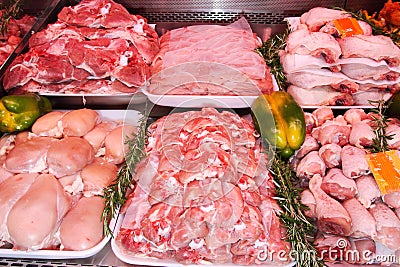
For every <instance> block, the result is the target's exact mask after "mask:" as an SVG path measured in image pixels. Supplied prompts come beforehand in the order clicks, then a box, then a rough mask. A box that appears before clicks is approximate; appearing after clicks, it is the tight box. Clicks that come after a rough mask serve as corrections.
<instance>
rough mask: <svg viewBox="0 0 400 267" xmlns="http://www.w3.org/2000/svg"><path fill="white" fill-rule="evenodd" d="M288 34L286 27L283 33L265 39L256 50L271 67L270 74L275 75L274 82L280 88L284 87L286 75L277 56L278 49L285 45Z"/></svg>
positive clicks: (282, 48) (283, 47)
mask: <svg viewBox="0 0 400 267" xmlns="http://www.w3.org/2000/svg"><path fill="white" fill-rule="evenodd" d="M288 35H289V30H288V29H287V30H286V31H285V32H284V33H281V34H276V35H274V36H272V37H271V38H269V39H268V40H267V41H265V42H264V43H263V44H262V45H261V46H260V47H258V48H257V49H256V51H257V52H258V53H259V54H260V55H261V56H262V57H263V58H264V60H265V63H266V64H267V65H268V66H269V68H270V69H271V72H272V74H273V75H274V76H275V79H276V82H277V84H278V86H279V89H280V90H283V89H284V88H286V83H287V82H286V75H285V73H284V71H283V67H282V64H281V61H280V57H279V51H281V50H284V49H285V47H286V39H287V37H288Z"/></svg>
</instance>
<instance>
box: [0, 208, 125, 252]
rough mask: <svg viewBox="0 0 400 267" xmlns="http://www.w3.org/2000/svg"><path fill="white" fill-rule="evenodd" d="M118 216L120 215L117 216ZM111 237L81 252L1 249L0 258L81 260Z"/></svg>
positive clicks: (112, 221) (100, 247) (115, 219)
mask: <svg viewBox="0 0 400 267" xmlns="http://www.w3.org/2000/svg"><path fill="white" fill-rule="evenodd" d="M117 216H118V215H117ZM116 221H117V218H113V219H112V220H111V222H110V229H114V227H115V224H116ZM110 238H111V237H110V236H106V237H104V238H103V240H101V242H100V243H98V244H97V245H96V246H94V247H92V248H90V249H87V250H81V251H68V250H47V249H41V250H35V251H24V250H14V249H7V248H0V258H23V259H55V260H56V259H80V258H88V257H91V256H93V255H95V254H97V253H98V252H100V250H102V249H103V248H104V246H105V245H106V244H107V243H108V241H109V240H110Z"/></svg>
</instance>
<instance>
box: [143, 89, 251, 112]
mask: <svg viewBox="0 0 400 267" xmlns="http://www.w3.org/2000/svg"><path fill="white" fill-rule="evenodd" d="M143 93H144V94H145V95H146V96H147V97H148V98H149V100H150V101H151V102H152V103H154V104H156V105H160V106H170V107H181V108H202V107H214V108H248V107H250V106H251V105H252V104H253V101H254V100H255V99H256V98H257V96H220V95H155V94H151V93H149V92H147V91H143Z"/></svg>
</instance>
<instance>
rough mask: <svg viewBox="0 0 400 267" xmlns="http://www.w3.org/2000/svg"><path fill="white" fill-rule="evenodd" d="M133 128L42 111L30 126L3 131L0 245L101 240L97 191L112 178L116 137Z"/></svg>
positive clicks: (89, 115)
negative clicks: (16, 132)
mask: <svg viewBox="0 0 400 267" xmlns="http://www.w3.org/2000/svg"><path fill="white" fill-rule="evenodd" d="M134 131H136V128H135V127H134V126H132V125H127V124H126V125H123V124H122V123H121V122H117V121H112V120H106V119H103V118H102V117H101V116H100V114H99V113H98V112H97V111H94V110H90V109H77V110H73V111H53V112H50V113H47V114H46V115H45V116H43V117H41V118H40V119H38V120H37V121H36V122H35V123H34V125H33V127H32V132H28V131H25V132H20V133H18V134H9V135H6V136H3V137H2V138H1V139H0V140H1V142H0V144H1V147H0V153H1V167H0V169H1V172H0V173H1V174H0V175H1V177H0V207H1V211H0V247H1V246H3V245H7V246H10V245H12V248H13V249H15V250H26V251H31V250H39V249H47V250H75V251H81V250H88V249H90V248H92V247H94V246H96V245H97V244H98V243H99V242H100V241H102V240H103V238H104V235H103V221H102V219H101V214H102V212H103V209H104V199H103V198H102V195H103V190H104V188H105V187H107V186H109V185H110V184H111V183H113V181H114V180H115V179H116V176H117V172H118V168H119V165H117V164H119V163H122V162H123V161H124V155H125V147H124V144H125V143H124V142H125V141H124V140H125V139H124V138H125V136H130V135H131V134H132V133H133V132H134ZM107 138H111V139H112V142H113V144H108V145H107V144H106V143H107V141H106V140H107ZM107 154H111V155H118V162H117V161H116V160H115V159H114V158H113V157H110V156H107ZM121 158H122V160H121Z"/></svg>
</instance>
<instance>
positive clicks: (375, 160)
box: [365, 150, 400, 195]
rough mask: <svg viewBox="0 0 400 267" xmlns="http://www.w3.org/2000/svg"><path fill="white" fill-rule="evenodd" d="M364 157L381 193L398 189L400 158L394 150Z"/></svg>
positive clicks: (399, 186)
mask: <svg viewBox="0 0 400 267" xmlns="http://www.w3.org/2000/svg"><path fill="white" fill-rule="evenodd" d="M365 157H366V160H367V162H368V165H369V168H370V169H371V171H372V174H373V175H374V178H375V181H376V183H377V184H378V187H379V190H380V191H381V193H382V194H383V195H385V194H389V193H393V192H397V191H400V158H399V156H398V155H397V153H396V151H395V150H390V151H386V152H379V153H373V154H367V155H365Z"/></svg>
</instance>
